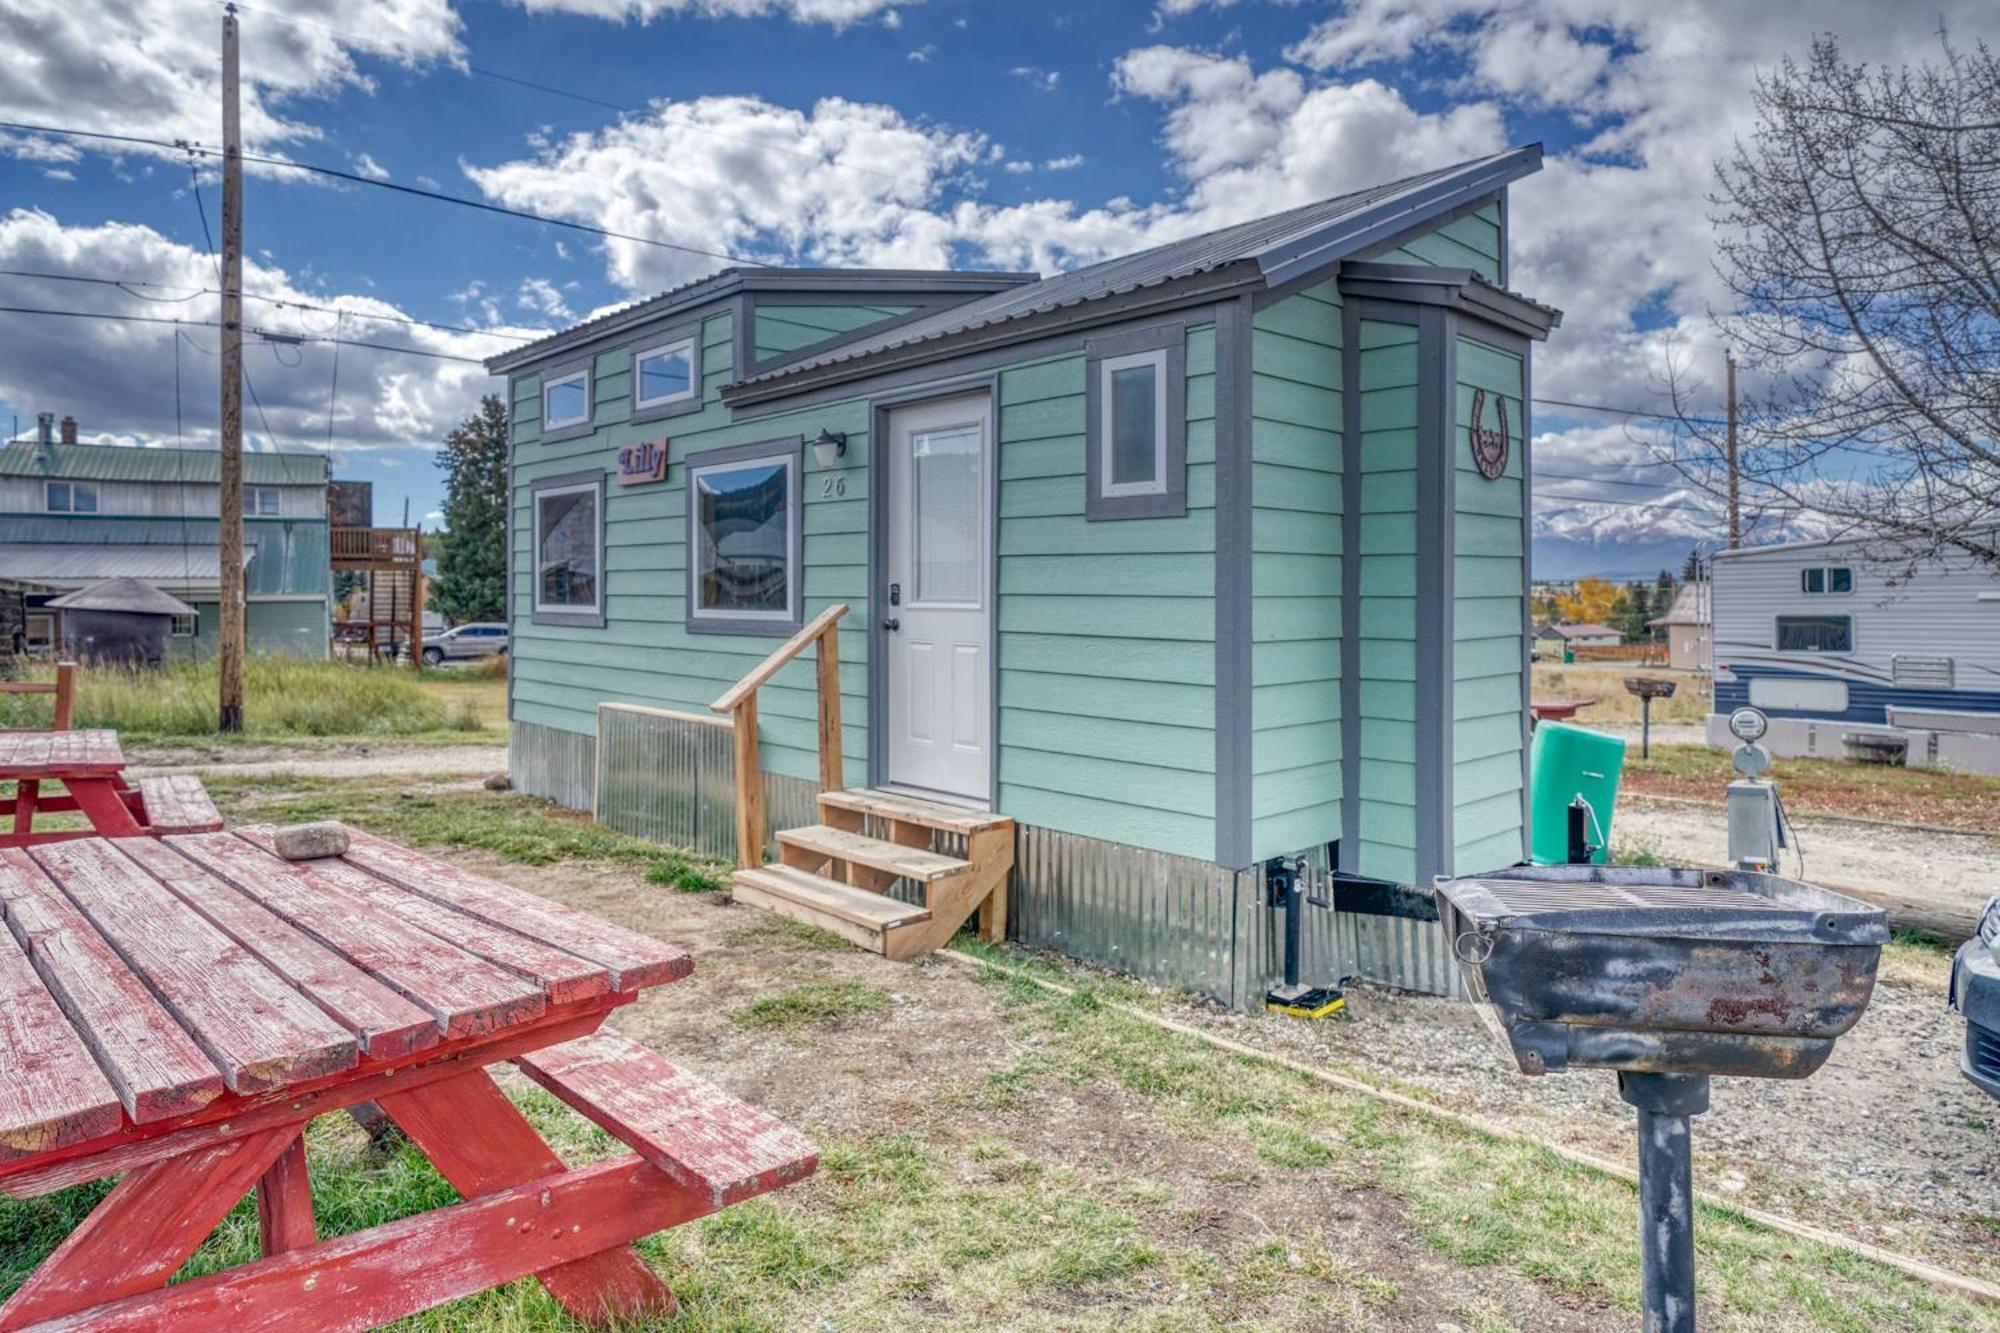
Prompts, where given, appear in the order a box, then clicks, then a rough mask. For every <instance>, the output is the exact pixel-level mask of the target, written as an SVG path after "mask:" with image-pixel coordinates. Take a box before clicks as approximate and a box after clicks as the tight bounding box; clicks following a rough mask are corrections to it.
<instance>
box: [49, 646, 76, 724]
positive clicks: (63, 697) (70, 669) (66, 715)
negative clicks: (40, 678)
mask: <svg viewBox="0 0 2000 1333" xmlns="http://www.w3.org/2000/svg"><path fill="white" fill-rule="evenodd" d="M75 717H76V663H74V662H58V663H56V718H55V726H54V728H53V730H56V731H68V730H69V729H70V727H71V726H72V725H73V722H74V719H75Z"/></svg>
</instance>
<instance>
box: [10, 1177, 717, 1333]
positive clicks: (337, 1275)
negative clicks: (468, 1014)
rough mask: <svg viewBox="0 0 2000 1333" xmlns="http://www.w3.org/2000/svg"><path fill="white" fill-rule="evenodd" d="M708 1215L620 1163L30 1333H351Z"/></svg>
mask: <svg viewBox="0 0 2000 1333" xmlns="http://www.w3.org/2000/svg"><path fill="white" fill-rule="evenodd" d="M713 1211H714V1209H713V1208H712V1207H710V1206H709V1205H708V1204H707V1203H705V1202H704V1201H703V1200H701V1199H700V1198H698V1197H696V1196H695V1195H693V1194H690V1193H689V1192H688V1191H687V1190H685V1189H682V1188H681V1187H680V1186H679V1185H676V1184H675V1183H674V1182H673V1181H672V1180H670V1179H669V1178H668V1177H667V1176H666V1175H665V1174H664V1173H663V1172H661V1171H660V1170H659V1169H658V1168H656V1167H654V1166H652V1165H651V1164H649V1163H647V1162H646V1161H644V1160H643V1159H641V1158H638V1157H629V1156H628V1157H620V1158H616V1159H613V1160H612V1161H608V1162H597V1163H594V1164H593V1165H590V1166H585V1167H579V1168H577V1169H576V1170H574V1171H565V1172H563V1173H562V1174H560V1175H556V1176H544V1177H542V1178H540V1179H539V1180H533V1181H530V1182H528V1183H527V1184H525V1185H517V1186H515V1187H513V1188H512V1189H505V1190H500V1191H497V1192H495V1193H492V1194H485V1195H481V1196H479V1197H478V1198H475V1199H472V1200H469V1201H468V1202H465V1203H459V1204H453V1205H451V1206H450V1207H448V1208H439V1209H436V1210H434V1211H432V1212H428V1213H420V1214H418V1215H417V1216H415V1217H406V1218H404V1219H402V1220H401V1221H397V1222H390V1223H386V1224H385V1225H382V1226H378V1227H371V1228H369V1229H368V1230H366V1231H359V1232H355V1233H354V1234H352V1235H347V1236H342V1237H340V1238H339V1239H337V1240H326V1241H321V1242H320V1243H319V1244H317V1245H313V1246H309V1247H307V1248H306V1249H303V1250H289V1251H287V1252H285V1253H284V1254H280V1255H274V1256H272V1257H271V1258H268V1259H259V1260H256V1261H255V1262H252V1263H248V1264H244V1265H242V1266H240V1267H237V1268H232V1269H230V1270H228V1271H227V1272H223V1273H215V1274H211V1275H210V1276H208V1277H201V1278H195V1279H192V1280H191V1281H187V1282H176V1283H174V1284H173V1285H172V1286H170V1287H166V1288H164V1289H162V1290H160V1291H155V1292H148V1293H146V1294H144V1295H141V1296H134V1297H130V1298H128V1299H125V1300H121V1301H117V1302H113V1303H111V1304H107V1305H101V1306H99V1307H97V1308H96V1309H93V1310H86V1311H83V1312H81V1313H79V1314H76V1315H72V1316H69V1317H67V1318H63V1319H55V1320H50V1321H48V1322H46V1323H43V1324H39V1325H37V1326H36V1327H35V1329H34V1333H84V1330H90V1331H91V1333H210V1331H211V1330H214V1329H228V1330H230V1333H358V1330H362V1329H371V1328H379V1327H381V1326H382V1325H384V1324H387V1323H390V1322H392V1321H394V1320H396V1319H399V1318H401V1317H402V1316H404V1315H409V1314H415V1313H416V1312H418V1311H420V1310H428V1309H430V1308H431V1307H432V1306H435V1305H441V1304H443V1303H444V1302H446V1301H450V1300H456V1299H458V1298H459V1297H462V1296H471V1295H474V1294H476V1293H478V1292H481V1291H485V1290H486V1289H487V1288H489V1287H494V1286H498V1285H499V1284H501V1283H503V1282H511V1281H513V1280H514V1279H516V1278H520V1277H526V1276H527V1275H529V1274H530V1273H537V1272H541V1271H546V1270H547V1269H548V1268H549V1267H551V1266H552V1265H558V1264H563V1263H568V1262H572V1261H575V1260H577V1259H582V1258H586V1257H588V1256H589V1255H591V1254H594V1253H599V1252H601V1251H603V1250H604V1249H605V1248H606V1247H608V1246H614V1245H622V1244H625V1243H627V1242H629V1241H632V1240H635V1239H637V1238H638V1237H640V1236H645V1235H649V1234H651V1233H652V1232H655V1231H664V1230H666V1229H667V1228H668V1227H675V1226H679V1225H681V1224H682V1223H684V1222H689V1221H692V1220H693V1219H695V1218H697V1217H701V1216H704V1215H705V1214H707V1213H710V1212H713ZM307 1283H311V1284H312V1285H311V1287H310V1289H309V1290H310V1292H311V1295H310V1298H306V1297H303V1296H302V1293H303V1292H305V1291H307V1290H308V1288H307V1287H306V1284H307Z"/></svg>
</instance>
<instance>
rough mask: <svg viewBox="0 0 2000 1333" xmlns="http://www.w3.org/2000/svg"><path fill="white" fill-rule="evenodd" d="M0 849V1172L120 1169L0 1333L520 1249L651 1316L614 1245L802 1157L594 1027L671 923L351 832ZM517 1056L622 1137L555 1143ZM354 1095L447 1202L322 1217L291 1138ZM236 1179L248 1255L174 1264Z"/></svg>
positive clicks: (310, 1286)
mask: <svg viewBox="0 0 2000 1333" xmlns="http://www.w3.org/2000/svg"><path fill="white" fill-rule="evenodd" d="M350 833H351V839H352V845H351V847H350V848H349V850H348V852H347V854H346V855H345V856H342V857H337V858H328V859H325V860H318V861H305V862H290V861H285V860H281V859H280V858H278V857H277V856H275V855H274V854H273V853H272V852H271V851H270V846H271V840H272V830H270V829H268V828H243V829H238V830H236V831H233V832H210V833H197V834H188V835H177V836H170V837H163V838H154V837H134V838H120V839H106V838H95V837H85V838H73V839H70V840H66V841H61V842H50V843H45V844H41V845H38V846H34V847H5V848H0V908H4V912H5V917H6V925H7V930H6V931H4V932H0V1190H4V1191H5V1192H6V1193H8V1194H11V1195H14V1196H16V1197H22V1198H30V1197H34V1196H37V1195H42V1194H46V1193H49V1192H51V1191H54V1190H58V1189H62V1188H64V1187H66V1186H71V1185H76V1184H80V1183H83V1182H85V1181H90V1180H96V1179H99V1178H101V1177H104V1176H108V1175H112V1174H114V1173H118V1172H123V1173H124V1178H123V1179H122V1180H121V1181H120V1182H119V1183H118V1184H117V1185H116V1186H115V1187H114V1188H113V1189H112V1190H111V1192H110V1194H108V1195H107V1196H106V1197H105V1199H104V1200H103V1202H101V1203H100V1204H99V1205H98V1206H97V1208H96V1210H95V1211H94V1212H92V1213H91V1214H90V1216H89V1217H88V1218H86V1219H85V1220H84V1221H83V1223H82V1224H81V1225H80V1226H78V1228H77V1229H76V1231H75V1232H74V1233H72V1234H71V1236H70V1237H69V1239H68V1240H66V1241H64V1242H63V1244H62V1245H61V1246H60V1247H58V1248H57V1249H56V1250H55V1252H54V1253H52V1254H51V1255H50V1256H49V1257H48V1258H47V1259H46V1260H45V1261H44V1262H43V1263H42V1265H41V1267H40V1268H39V1269H37V1270H36V1271H35V1273H34V1274H33V1275H31V1276H30V1277H29V1278H28V1279H27V1281H26V1282H25V1283H23V1284H22V1285H21V1287H20V1288H19V1289H18V1290H16V1291H15V1292H14V1294H13V1296H12V1297H10V1298H9V1299H8V1300H7V1301H6V1302H5V1304H4V1305H0V1330H13V1329H23V1328H33V1329H37V1330H55V1329H73V1328H74V1329H81V1328H90V1329H147V1330H155V1329H195V1328H201V1329H217V1328H228V1329H231V1330H245V1329H285V1330H305V1329H309V1330H330V1329H362V1328H370V1327H374V1326H376V1325H378V1324H382V1323H385V1322H387V1321H389V1320H391V1319H395V1318H398V1317H401V1316H403V1315H405V1314H409V1313H412V1312H415V1311H418V1310H423V1309H427V1308H429V1307H431V1306H433V1305H437V1304H439V1303H441V1302H444V1301H447V1300H452V1299H455V1298H457V1297H460V1296H465V1295H469V1294H471V1293H474V1292H477V1291H481V1290H483V1289H485V1288H487V1287H490V1286H495V1285H498V1284H499V1283H502V1282H507V1281H511V1280H513V1279H515V1278H518V1277H522V1276H525V1275H528V1274H531V1273H532V1274H534V1275H536V1276H537V1277H538V1278H539V1279H540V1280H541V1282H542V1284H543V1285H544V1286H545V1287H546V1288H547V1289H548V1291H549V1293H550V1294H551V1295H552V1296H554V1297H555V1299H556V1300H557V1301H559V1302H560V1303H561V1304H562V1305H563V1306H564V1308H565V1309H567V1310H568V1311H569V1312H570V1313H571V1314H573V1315H575V1316H577V1317H578V1318H581V1319H584V1320H587V1321H591V1322H601V1321H603V1320H605V1319H607V1318H609V1317H613V1316H617V1315H632V1314H639V1313H643V1312H648V1311H664V1310H670V1309H672V1307H673V1295H672V1293H671V1292H669V1291H668V1290H667V1288H666V1286H665V1285H664V1284H663V1283H662V1282H661V1281H660V1279H659V1278H658V1276H657V1275H655V1274H654V1273H653V1271H652V1270H651V1269H650V1268H649V1267H647V1266H646V1264H645V1263H644V1262H643V1261H642V1260H640V1258H639V1257H638V1255H637V1254H636V1253H635V1252H634V1251H633V1249H632V1248H631V1245H630V1243H629V1242H631V1241H632V1240H634V1239H635V1238H637V1237H639V1236H643V1235H646V1234H649V1233H651V1232H654V1231H659V1230H662V1229H664V1228H667V1227H672V1226H677V1225H679V1224H680V1223H682V1222H685V1221H688V1220H690V1219H691V1218H695V1217H699V1216H701V1215H703V1214H706V1213H710V1212H713V1211H715V1210H717V1209H720V1208H724V1207H727V1206H728V1205H730V1204H732V1203H735V1202H737V1201H739V1200H741V1199H744V1198H748V1197H750V1196H751V1195H754V1194H758V1193H761V1192H763V1191H766V1190H770V1189H774V1188H776V1187H777V1186H779V1185H782V1184H784V1183H786V1182H788V1181H791V1180H795V1179H798V1178H800V1177H803V1176H805V1175H808V1174H810V1173H811V1171H812V1170H813V1169H814V1167H815V1166H816V1164H817V1161H818V1153H817V1149H815V1148H814V1147H813V1145H812V1144H811V1143H810V1142H808V1141H807V1140H806V1139H805V1138H804V1137H803V1136H801V1135H800V1134H799V1133H798V1132H797V1131H795V1130H793V1129H791V1128H790V1127H789V1126H787V1125H785V1124H784V1123H782V1122H780V1121H778V1120H776V1119H773V1118H772V1117H771V1116H769V1115H766V1114H765V1113H763V1112H761V1111H758V1110H756V1109H755V1108H753V1107H750V1106H747V1105H745V1104H743V1103H741V1102H738V1101H736V1100H735V1099H733V1098H731V1097H730V1096H728V1095H727V1094H726V1093H723V1092H722V1091H721V1090H719V1089H717V1088H715V1087H713V1086H712V1085H710V1084H708V1083H706V1082H704V1081H702V1080H701V1079H699V1078H697V1077H695V1076H694V1075H692V1074H689V1073H687V1072H685V1071H683V1070H681V1069H678V1068H676V1067H675V1066H674V1065H673V1064H671V1063H670V1062H668V1061H667V1060H666V1059H665V1058H664V1057H662V1056H660V1055H658V1054H657V1053H655V1052H653V1051H650V1050H648V1049H647V1048H645V1047H642V1046H639V1045H638V1044H636V1043H634V1042H631V1041H628V1040H626V1039H625V1038H623V1037H619V1036H616V1035H614V1034H612V1033H609V1032H607V1031H603V1030H601V1025H602V1024H603V1022H604V1020H605V1017H606V1016H607V1015H608V1014H610V1013H611V1012H612V1011H613V1010H616V1009H618V1008H619V1007H621V1006H623V1005H626V1004H629V1003H631V1002H632V1001H633V1000H634V999H636V998H637V997H638V994H639V992H640V991H641V990H642V989H644V988H645V987H648V986H653V985H658V984H661V983H663V982H668V981H673V980H675V979H677V978H679V977H681V976H684V975H686V974H687V973H688V971H689V970H690V969H691V968H692V961H691V960H690V959H689V957H688V955H687V954H686V953H685V952H683V951H682V950H680V949H676V948H673V947H671V946H669V945H665V944H661V943H659V942H658V941H655V940H652V939H649V938H647V937H645V936H642V935H638V934H635V933H633V932H631V931H627V930H624V929H622V928H620V927H617V926H613V925H611V924H609V923H607V922H604V921H601V920H598V919H597V918H595V917H592V916H589V915H587V914H585V913H582V912H578V911H575V910H574V909H571V908H568V907H565V906H562V905H560V904H557V903H552V902H549V901H547V900H544V899H542V898H539V897H536V896H534V895H532V894H528V893H524V892H521V891H519V890H516V889H513V888H510V887H508V886H506V885H502V884H497V883H494V882H492V881H489V880H486V879H483V878H481V877H479V876H476V875H473V874H471V873H469V872H467V871H464V870H462V869H459V868H457V867H455V866H451V865H447V864H444V863H441V862H438V861H435V860H432V859H430V858H428V857H424V856H421V855H419V854H417V853H414V852H411V851H409V850H407V849H405V848H402V847H398V846H395V845H394V844H391V843H387V842H384V841H382V840H380V839H378V838H373V837H370V836H368V835H366V834H363V833H360V832H355V831H350ZM507 1060H511V1061H513V1062H515V1064H517V1065H518V1066H519V1067H520V1069H521V1070H522V1071H523V1072H524V1073H526V1074H527V1075H528V1076H529V1077H530V1078H532V1079H534V1080H535V1081H536V1082H538V1083H540V1084H541V1085H542V1086H544V1087H546V1088H548V1089H549V1090H550V1091H552V1092H554V1093H555V1094H556V1095H557V1096H559V1097H561V1098H562V1099H563V1100H564V1101H565V1102H567V1103H569V1104H570V1105H571V1106H573V1107H575V1108H576V1109H577V1110H578V1111H580V1112H581V1113H582V1114H584V1115H585V1116H587V1117H589V1118H590V1119H592V1120H594V1121H595V1122H597V1123H598V1124H599V1125H601V1126H603V1127H604V1128H605V1129H606V1130H608V1131H609V1132H610V1133H611V1134H613V1135H614V1136H616V1137H618V1138H619V1139H621V1140H623V1141H624V1142H625V1143H626V1144H627V1145H628V1146H630V1147H631V1148H633V1149H634V1154H632V1155H628V1156H624V1157H620V1158H616V1159H613V1160H610V1161H603V1162H597V1163H593V1164H591V1165H588V1166H583V1167H578V1168H575V1169H566V1168H565V1167H564V1166H563V1164H562V1163H561V1162H560V1161H559V1160H558V1159H557V1158H556V1156H555V1154H554V1153H553V1152H552V1151H551V1150H550V1149H549V1147H548V1145H547V1144H546V1143H545V1142H544V1141H543V1140H542V1138H541V1137H540V1135H538V1134H537V1133H536V1132H535V1130H534V1129H533V1128H532V1127H531V1126H530V1125H529V1123H528V1121H527V1120H526V1119H525V1118H524V1117H523V1116H522V1115H521V1113H520V1112H519V1111H518V1110H517V1109H516V1108H515V1106H514V1104H513V1103H512V1102H511V1101H509V1100H508V1099H507V1097H506V1095H505V1094H504V1093H503V1092H502V1091H501V1089H500V1087H499V1086H498V1085H497V1084H496V1083H495V1082H494V1081H493V1078H492V1076H491V1075H490V1074H489V1073H488V1072H487V1066H489V1065H492V1064H495V1063H497V1062H500V1061H507ZM364 1101H373V1102H374V1103H376V1104H377V1105H378V1106H379V1107H380V1108H381V1109H382V1111H383V1112H385V1113H386V1114H387V1115H388V1116H389V1117H390V1118H391V1119H392V1120H393V1121H394V1122H395V1123H396V1124H397V1125H398V1126H399V1127H401V1129H402V1130H403V1131H404V1133H406V1134H407V1135H408V1136H409V1137H410V1139H411V1140H412V1141H413V1142H414V1143H415V1144H416V1145H417V1147H418V1148H419V1149H421V1150H422V1151H423V1152H424V1154H425V1155H426V1156H428V1157H429V1158H430V1160H431V1162H432V1163H433V1164H434V1165H435V1166H436V1167H437V1168H438V1170H439V1172H441V1173H442V1174H443V1175H444V1177H445V1179H446V1180H448V1181H450V1182H451V1184H452V1185H453V1186H454V1187H455V1188H456V1189H457V1190H458V1192H459V1194H460V1195H461V1196H463V1199H464V1202H461V1203H458V1204H454V1205H452V1206H450V1207H445V1208H440V1209H436V1210H434V1211H432V1212H429V1213H423V1214H419V1215H417V1216H415V1217H410V1218H405V1219H402V1220H400V1221H395V1222H390V1223H386V1224H384V1225H381V1226H377V1227H374V1228H371V1229H369V1230H367V1231H362V1232H358V1233H355V1234H352V1235H347V1236H341V1237H338V1238H335V1239H331V1240H315V1239H314V1237H315V1231H314V1222H313V1212H312V1200H311V1192H310V1188H309V1186H308V1183H307V1176H306V1163H305V1149H304V1142H303V1139H302V1138H301V1134H302V1132H303V1130H304V1129H305V1126H306V1124H307V1122H308V1121H310V1120H311V1119H312V1118H313V1117H315V1116H317V1115H320V1114H323V1113H325V1112H329V1111H337V1110H340V1109H342V1108H345V1107H351V1106H354V1105H357V1104H358V1103H361V1102H364ZM252 1188H254V1189H255V1191H256V1195H257V1207H258V1211H259V1221H260V1229H261V1235H262V1241H263V1251H264V1257H263V1258H261V1259H257V1260H254V1261H252V1262H249V1263H246V1264H242V1265H239V1266H238V1267H235V1268H232V1269H228V1270H225V1271H223V1272H220V1273H216V1274H213V1275H211V1276H207V1277H203V1278H199V1279H194V1280H191V1281H187V1282H181V1283H176V1284H174V1285H171V1286H169V1285H167V1281H168V1279H169V1278H170V1277H172V1276H173V1274H174V1273H175V1272H177V1271H178V1270H179V1269H180V1267H181V1265H182V1264H183V1263H184V1262H185V1261H186V1259H187V1258H188V1256H189V1255H190V1254H192V1253H193V1252H194V1250H195V1249H196V1248H197V1247H198V1246H199V1245H200V1244H201V1243H202V1241H203V1239H204V1238H205V1237H206V1236H207V1235H208V1234H209V1232H210V1231H211V1230H212V1229H213V1228H214V1227H215V1225H216V1224H217V1223H218V1222H220V1221H221V1220H222V1217H223V1215H224V1214H226V1213H227V1212H228V1211H229V1210H230V1208H231V1207H232V1206H234V1205H235V1203H236V1202H237V1201H238V1200H239V1199H241V1198H242V1197H243V1196H244V1194H245V1193H246V1192H248V1191H249V1190H251V1189H252Z"/></svg>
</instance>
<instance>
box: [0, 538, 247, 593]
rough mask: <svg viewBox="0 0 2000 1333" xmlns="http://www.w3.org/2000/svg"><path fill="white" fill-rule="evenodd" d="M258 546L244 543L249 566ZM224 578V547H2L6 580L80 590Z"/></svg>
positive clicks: (1, 573)
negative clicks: (122, 582) (111, 582)
mask: <svg viewBox="0 0 2000 1333" xmlns="http://www.w3.org/2000/svg"><path fill="white" fill-rule="evenodd" d="M256 549H257V548H256V546H255V545H254V544H252V543H248V542H246V543H245V544H244V548H243V550H244V556H243V563H244V564H246V565H247V564H249V563H250V557H251V556H252V555H254V554H256ZM221 577H222V548H221V547H219V546H194V545H188V546H182V545H179V544H177V543H176V544H169V543H166V542H156V543H151V544H141V543H131V542H103V543H96V542H68V543H60V544H58V543H45V542H0V578H4V579H20V580H22V581H24V582H28V583H40V584H45V585H48V586H51V587H63V588H76V587H81V586H83V585H85V584H90V583H95V582H98V581H99V580H101V579H114V578H135V579H144V580H145V581H146V582H148V583H170V584H174V585H176V586H180V587H185V586H189V585H195V586H201V587H213V586H214V585H215V584H216V583H217V582H218V581H219V580H220V579H221Z"/></svg>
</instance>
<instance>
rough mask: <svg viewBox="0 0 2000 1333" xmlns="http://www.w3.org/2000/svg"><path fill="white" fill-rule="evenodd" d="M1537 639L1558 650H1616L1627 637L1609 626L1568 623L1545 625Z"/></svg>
mask: <svg viewBox="0 0 2000 1333" xmlns="http://www.w3.org/2000/svg"><path fill="white" fill-rule="evenodd" d="M1535 637H1536V638H1537V639H1540V640H1541V641H1542V642H1543V643H1544V644H1552V645H1554V646H1556V647H1558V648H1562V647H1570V648H1616V647H1618V645H1620V644H1622V643H1624V642H1625V636H1624V635H1622V634H1620V633H1619V632H1618V631H1617V630H1615V629H1613V628H1611V626H1609V625H1574V624H1570V623H1568V622H1562V623H1559V624H1554V625H1544V626H1542V627H1541V628H1540V629H1539V630H1537V631H1535Z"/></svg>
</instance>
